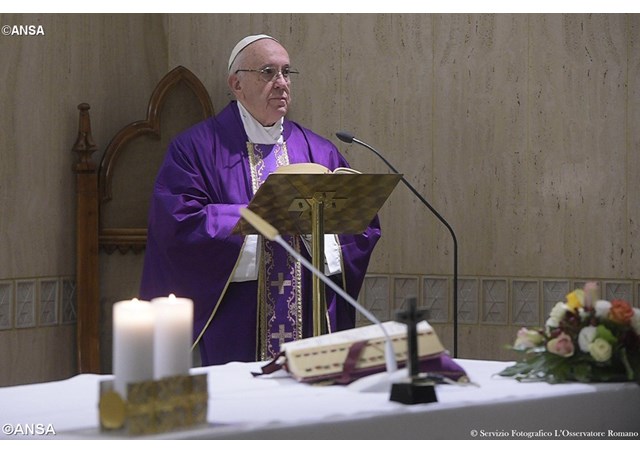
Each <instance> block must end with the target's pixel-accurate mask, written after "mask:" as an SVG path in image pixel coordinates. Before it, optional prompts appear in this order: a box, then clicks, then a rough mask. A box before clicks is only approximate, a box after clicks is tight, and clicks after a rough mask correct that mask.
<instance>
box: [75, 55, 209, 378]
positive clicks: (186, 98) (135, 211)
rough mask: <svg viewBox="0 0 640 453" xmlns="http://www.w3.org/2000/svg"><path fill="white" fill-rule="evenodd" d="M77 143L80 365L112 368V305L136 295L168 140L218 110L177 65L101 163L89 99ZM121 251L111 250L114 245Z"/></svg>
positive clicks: (83, 109) (194, 79) (189, 74)
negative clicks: (96, 155)
mask: <svg viewBox="0 0 640 453" xmlns="http://www.w3.org/2000/svg"><path fill="white" fill-rule="evenodd" d="M78 109H79V110H80V126H79V132H78V139H77V140H76V143H75V145H74V147H73V150H74V151H75V152H77V153H78V155H79V159H78V161H77V163H76V164H75V166H74V171H75V173H76V197H77V219H76V224H77V250H76V254H77V270H76V285H77V303H78V367H79V371H80V372H84V373H97V372H110V368H111V337H112V335H111V331H112V329H111V325H112V324H111V312H112V305H113V303H114V302H117V301H118V300H124V299H131V298H133V297H137V293H138V287H139V281H140V275H141V271H142V262H143V254H142V253H140V252H141V251H142V250H144V247H145V244H146V239H147V213H148V209H149V201H150V197H151V193H152V190H153V184H154V181H155V177H156V174H157V171H158V168H159V166H160V164H161V163H162V160H163V159H164V155H165V152H166V149H167V146H168V144H169V141H170V140H171V139H172V138H173V137H174V136H175V135H176V134H177V133H178V132H180V131H182V130H184V129H186V128H188V127H189V126H191V125H193V124H195V123H197V122H199V121H201V120H203V119H205V118H208V117H210V116H212V115H213V114H214V110H213V105H212V103H211V98H210V97H209V94H208V92H207V90H206V88H205V87H204V85H203V84H202V83H201V82H200V80H199V79H198V78H197V77H196V76H195V75H194V74H193V73H192V72H191V71H189V70H188V69H186V68H184V67H182V66H178V67H176V68H175V69H173V70H172V71H171V72H169V73H168V74H167V75H166V76H165V77H164V78H163V79H162V80H161V81H160V82H159V83H158V85H157V86H156V88H155V90H154V92H153V94H152V95H151V98H150V100H149V104H148V107H147V118H146V119H144V120H140V121H135V122H133V123H131V124H129V125H127V126H125V127H124V128H122V129H121V130H120V132H118V133H117V134H116V135H115V136H114V137H113V139H112V140H111V141H110V143H109V145H108V146H107V148H106V150H105V152H104V154H103V157H102V160H101V162H100V165H99V166H98V167H97V168H96V166H95V164H93V163H92V162H91V159H90V157H91V154H92V153H93V152H95V151H96V150H97V147H96V145H95V143H94V142H93V139H92V137H91V124H90V119H89V105H88V104H80V105H79V106H78ZM116 251H117V252H118V253H114V252H116Z"/></svg>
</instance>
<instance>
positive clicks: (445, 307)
mask: <svg viewBox="0 0 640 453" xmlns="http://www.w3.org/2000/svg"><path fill="white" fill-rule="evenodd" d="M422 305H423V306H424V307H425V308H426V309H427V310H429V311H428V314H427V319H428V320H429V322H430V323H445V322H449V280H448V279H447V278H444V277H425V278H423V279H422Z"/></svg>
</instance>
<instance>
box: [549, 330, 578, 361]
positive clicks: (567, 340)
mask: <svg viewBox="0 0 640 453" xmlns="http://www.w3.org/2000/svg"><path fill="white" fill-rule="evenodd" d="M547 351H549V352H550V353H551V354H555V355H559V356H560V357H571V356H572V355H573V351H574V346H573V341H571V337H570V336H569V335H567V334H566V333H564V332H563V333H561V334H560V335H558V336H557V337H556V338H554V339H553V340H549V342H548V343H547Z"/></svg>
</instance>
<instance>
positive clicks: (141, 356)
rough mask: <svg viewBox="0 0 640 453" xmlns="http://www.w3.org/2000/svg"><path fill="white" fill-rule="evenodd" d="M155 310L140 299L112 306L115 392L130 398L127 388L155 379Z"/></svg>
mask: <svg viewBox="0 0 640 453" xmlns="http://www.w3.org/2000/svg"><path fill="white" fill-rule="evenodd" d="M154 319H155V316H154V310H153V307H152V306H151V304H150V303H149V302H146V301H141V300H138V299H133V300H124V301H120V302H116V303H115V304H113V374H114V389H115V390H116V391H117V392H118V393H119V394H120V396H122V397H123V398H125V399H126V398H127V385H128V384H130V383H134V382H142V381H147V380H151V379H153V331H154Z"/></svg>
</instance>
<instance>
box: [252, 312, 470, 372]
mask: <svg viewBox="0 0 640 453" xmlns="http://www.w3.org/2000/svg"><path fill="white" fill-rule="evenodd" d="M383 325H384V327H385V330H386V331H387V333H388V335H389V337H390V338H391V341H392V344H393V349H394V352H395V356H396V360H397V362H398V366H399V367H404V366H406V363H407V326H406V325H405V324H402V323H399V322H395V321H387V322H385V323H383ZM417 331H418V359H419V362H420V371H421V372H430V373H437V374H441V375H443V376H445V377H447V378H449V379H452V380H454V381H459V380H461V379H463V378H464V379H466V373H465V372H464V370H463V369H462V368H461V367H460V366H459V365H457V364H456V363H455V362H454V361H453V360H452V359H451V358H450V357H449V356H448V354H447V352H446V351H445V348H444V346H443V345H442V343H441V342H440V339H439V338H438V336H437V335H436V333H435V331H434V330H433V328H432V327H431V326H430V325H429V324H428V323H427V321H422V322H420V323H418V325H417ZM384 343H385V337H384V334H383V332H382V330H381V329H380V327H379V326H378V325H375V324H374V325H369V326H364V327H356V328H354V329H349V330H343V331H340V332H335V333H330V334H326V335H320V336H317V337H311V338H304V339H302V340H297V341H291V342H288V343H284V344H282V345H281V346H280V348H281V355H280V356H279V357H277V358H276V359H275V360H274V361H273V362H271V363H270V364H268V365H266V366H265V367H264V368H263V374H269V373H271V372H273V371H275V370H276V369H281V368H284V369H286V370H287V371H288V372H289V374H290V375H291V376H292V377H293V378H295V379H296V380H298V381H300V382H309V383H313V382H330V383H337V384H348V383H350V382H353V381H354V380H356V379H358V378H360V377H363V376H367V375H370V374H373V373H378V372H381V371H384V370H385V357H384V352H385V344H384Z"/></svg>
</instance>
